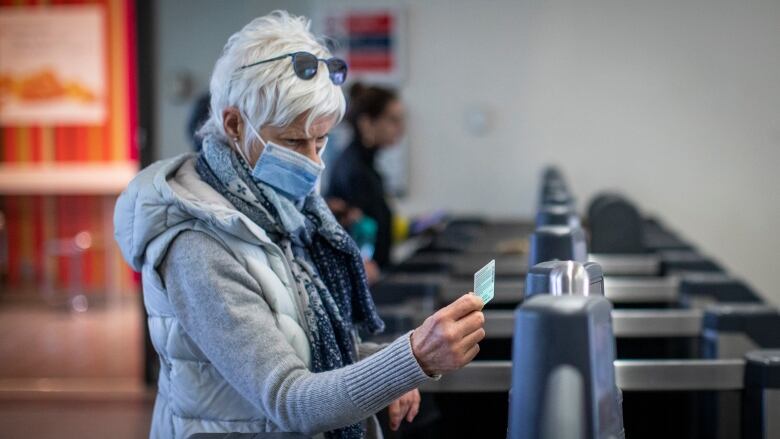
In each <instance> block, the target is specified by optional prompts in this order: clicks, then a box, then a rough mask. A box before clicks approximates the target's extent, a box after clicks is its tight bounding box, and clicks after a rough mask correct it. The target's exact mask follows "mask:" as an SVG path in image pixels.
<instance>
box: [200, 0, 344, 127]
mask: <svg viewBox="0 0 780 439" xmlns="http://www.w3.org/2000/svg"><path fill="white" fill-rule="evenodd" d="M310 27H311V22H310V20H309V19H307V18H306V17H302V16H295V15H291V14H290V13H288V12H287V11H280V10H277V11H274V12H271V13H270V14H268V15H266V16H263V17H258V18H255V19H254V20H252V21H251V22H249V24H247V25H246V26H244V28H243V29H241V30H240V31H238V32H236V33H234V34H233V35H231V36H230V38H229V39H228V41H227V44H225V47H224V49H223V50H222V55H221V56H220V57H219V59H218V60H217V63H216V65H215V66H214V72H213V73H212V74H211V83H210V87H209V88H210V92H211V104H210V115H209V119H208V120H207V121H206V123H205V124H204V126H203V129H202V130H201V133H202V134H203V135H208V134H211V135H216V136H217V137H219V138H221V139H222V140H224V141H227V140H228V139H227V134H226V133H225V128H224V126H223V122H222V112H223V111H224V110H225V109H226V108H229V107H237V108H238V109H239V110H241V112H242V114H243V115H244V117H248V118H249V120H245V121H244V125H245V128H244V139H250V138H251V130H250V129H249V128H248V127H247V125H248V124H253V126H254V128H255V129H256V130H258V131H260V129H261V128H262V127H264V126H274V127H285V126H288V125H289V124H290V123H292V122H293V120H295V118H297V117H298V116H300V115H301V114H303V113H305V112H307V111H308V112H309V114H308V116H307V118H306V125H305V127H306V132H307V133H308V131H309V128H310V126H311V124H312V123H313V122H314V121H315V120H317V119H318V118H321V117H331V116H335V117H336V121H337V122H338V121H340V120H341V119H342V118H343V117H344V111H345V108H346V101H345V99H344V93H343V92H342V90H341V87H340V86H337V85H334V84H333V83H332V82H331V80H330V77H329V76H328V69H327V67H326V66H325V65H324V64H322V63H321V64H320V65H319V68H318V70H317V75H316V76H315V77H314V78H312V79H309V80H303V79H301V78H298V77H297V76H296V75H295V72H294V71H293V68H292V65H291V60H290V58H289V57H288V58H284V59H282V60H279V61H272V62H269V63H265V64H260V65H257V66H253V67H248V68H246V69H241V67H243V66H246V65H248V64H252V63H255V62H257V61H261V60H265V59H269V58H274V57H277V56H280V55H284V54H288V53H293V52H299V51H304V52H310V53H312V54H314V55H316V56H317V57H318V58H329V57H330V56H331V54H330V51H329V50H328V49H327V47H326V46H325V43H324V40H323V39H321V38H317V37H315V36H314V34H312V32H311V31H310Z"/></svg>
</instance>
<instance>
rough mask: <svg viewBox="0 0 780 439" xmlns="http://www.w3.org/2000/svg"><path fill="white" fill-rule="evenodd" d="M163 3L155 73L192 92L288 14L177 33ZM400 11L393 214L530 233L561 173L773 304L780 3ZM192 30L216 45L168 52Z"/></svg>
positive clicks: (174, 132) (173, 111)
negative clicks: (673, 233)
mask: <svg viewBox="0 0 780 439" xmlns="http://www.w3.org/2000/svg"><path fill="white" fill-rule="evenodd" d="M161 3H162V5H161V6H160V9H161V11H162V13H163V15H162V19H163V22H162V23H161V24H162V25H163V27H165V26H173V27H175V29H164V30H163V32H162V33H161V34H163V35H164V34H167V33H170V35H169V38H170V39H171V40H170V41H163V42H162V44H163V49H165V50H163V51H174V52H176V51H178V54H177V55H178V58H174V59H170V60H168V61H165V60H163V62H164V64H163V65H161V74H165V72H166V71H168V70H170V69H172V68H174V67H175V66H177V65H178V64H187V65H192V66H193V68H197V69H202V70H198V72H199V73H198V74H199V75H200V76H201V77H202V78H203V81H204V84H205V81H206V79H207V77H208V74H209V72H210V68H211V65H212V64H213V58H214V56H216V53H218V49H219V47H221V45H222V44H223V42H224V40H225V39H226V38H227V35H228V34H229V33H230V32H231V31H233V30H235V29H238V27H240V25H241V24H243V22H244V21H247V20H248V16H247V15H245V14H248V13H249V12H250V11H257V12H263V11H266V10H270V9H273V7H276V6H279V5H280V4H281V3H284V5H290V2H254V3H253V2H248V1H245V2H230V8H231V9H230V10H227V11H225V12H223V11H222V10H221V9H220V8H222V7H225V5H226V3H227V2H225V3H222V2H217V3H218V6H215V5H214V3H212V2H207V1H199V2H196V3H198V4H199V6H200V7H192V8H189V7H188V9H189V10H191V12H192V13H193V14H194V15H195V17H191V18H188V19H187V20H185V22H184V27H183V28H182V27H180V26H182V25H180V24H179V19H178V18H177V19H176V22H175V23H174V22H172V21H171V20H172V18H173V17H174V16H176V12H175V11H178V10H179V9H182V7H181V4H180V3H175V2H172V1H167V2H166V1H164V2H161ZM333 3H335V4H338V5H341V4H363V3H365V2H357V1H356V0H352V1H351V0H346V1H344V0H342V1H336V2H333ZM333 3H328V5H331V4H333ZM369 3H372V4H382V3H384V4H392V3H390V2H381V1H373V2H369ZM404 3H405V4H406V5H407V7H408V13H409V26H408V27H409V43H410V44H409V56H410V59H409V63H408V64H409V75H408V78H409V79H408V83H407V85H406V86H405V87H404V90H403V94H404V96H405V101H406V103H407V107H408V111H409V143H410V145H411V149H412V152H411V163H410V166H411V187H410V197H409V198H408V199H407V200H404V201H403V202H402V204H401V206H402V209H403V210H405V211H407V212H411V213H414V212H420V211H424V210H428V209H431V208H432V207H438V206H441V207H444V208H448V209H451V210H454V211H458V212H470V213H481V214H485V215H490V216H510V215H512V216H517V215H522V216H530V215H531V214H532V209H533V204H534V201H535V200H534V196H535V189H536V186H537V182H538V177H539V171H540V169H541V167H542V166H543V165H544V164H546V163H558V164H560V165H561V166H562V167H563V169H564V171H565V172H566V175H567V176H568V178H569V180H570V183H571V184H572V186H573V187H574V189H575V192H576V195H577V196H578V197H579V199H580V200H581V202H580V205H581V207H583V208H584V207H585V206H586V202H587V200H588V199H589V198H590V197H591V196H592V195H593V194H594V193H595V192H596V191H599V190H601V189H604V188H617V189H620V190H621V191H623V192H624V193H626V194H627V195H629V196H630V197H631V198H633V199H635V200H637V201H638V202H639V204H640V206H641V207H642V208H643V209H645V210H646V211H648V212H655V213H657V214H658V215H659V216H660V217H661V218H663V219H664V220H666V222H667V223H668V224H670V225H671V226H673V227H674V228H676V229H678V230H679V231H680V232H681V234H682V235H683V236H685V237H688V238H690V239H691V240H692V241H693V242H695V243H696V244H699V246H700V247H701V248H702V250H703V251H706V252H708V253H710V254H711V255H713V256H714V257H716V258H717V259H719V260H721V261H723V262H724V263H725V264H726V266H728V267H729V268H731V269H733V271H734V272H736V273H737V274H740V275H743V276H745V277H746V278H748V279H750V280H751V282H752V283H754V284H755V285H756V286H757V287H758V288H759V290H760V291H762V292H763V293H764V294H766V295H767V296H770V297H772V298H773V299H774V300H775V301H776V302H778V303H780V288H777V287H775V286H774V283H775V282H774V276H773V274H774V271H775V270H776V269H777V267H778V264H777V262H776V260H775V254H776V250H775V249H779V248H780V235H778V233H776V232H775V230H774V227H773V225H774V224H773V222H774V221H775V220H777V219H780V195H778V190H777V189H778V187H779V186H780V185H779V184H778V183H780V175H779V174H778V172H777V171H778V165H780V148H778V146H780V145H779V144H780V80H778V78H780V56H778V55H779V54H780V26H778V23H780V2H777V1H773V0H765V1H761V0H745V1H741V2H731V1H724V0H688V1H682V2H681V1H679V0H655V1H645V0H633V1H625V0H623V1H619V0H591V1H587V2H583V1H581V0H579V1H578V0H545V1H541V0H539V1H531V0H527V1H510V0H507V1H490V2H488V1H486V2H475V1H467V0H460V1H444V0H428V1H425V2H411V1H409V2H404ZM241 5H243V6H241ZM249 5H261V6H257V7H254V6H252V7H250V6H249ZM265 5H271V6H267V7H266V6H265ZM314 5H316V7H323V6H322V5H323V4H322V3H316V2H315V3H314V4H308V3H306V2H293V3H292V6H296V7H298V8H300V9H299V10H296V11H294V12H304V13H306V12H307V10H310V11H313V7H314ZM239 6H241V7H239ZM292 6H291V7H292ZM307 7H308V8H307ZM242 8H243V9H242ZM236 9H240V10H241V13H237V12H236ZM206 11H208V12H206ZM223 14H224V15H225V16H227V17H230V19H228V18H224V17H223ZM203 15H207V16H206V17H204V16H203ZM166 17H167V18H166ZM193 22H194V23H196V24H193ZM206 23H209V24H210V25H211V26H212V27H214V29H215V30H214V31H213V32H211V33H210V34H209V35H208V38H204V37H203V36H202V37H200V38H199V39H198V41H197V44H194V42H193V41H192V39H191V38H192V36H186V35H181V33H182V29H190V28H192V27H193V26H195V28H196V29H197V28H198V27H199V26H205V25H206ZM228 25H229V26H228ZM219 26H225V28H224V29H223V28H219V30H217V27H219ZM209 39H210V40H212V41H207V40H209ZM214 40H215V41H214ZM193 58H195V59H193ZM202 66H208V68H203V67H202ZM475 107H477V108H481V109H483V110H484V111H486V112H487V113H488V114H489V115H490V125H491V128H490V130H489V131H488V132H487V133H486V134H485V135H482V136H474V135H471V134H470V133H469V132H468V131H467V130H466V129H464V119H465V118H466V114H467V111H468V110H469V109H470V108H475ZM160 108H161V111H162V112H164V113H166V114H164V115H162V118H161V120H162V121H164V122H165V124H164V125H165V126H164V127H160V129H161V130H162V133H161V137H162V138H163V139H165V141H166V142H168V141H169V140H170V139H173V138H174V137H176V136H181V134H179V133H181V132H183V128H182V127H183V125H184V122H183V120H184V119H182V118H181V117H180V116H179V114H180V113H181V112H180V110H179V109H177V108H172V106H170V105H168V106H166V105H161V106H160ZM169 145H170V144H169ZM174 150H175V147H174V148H171V147H166V149H164V154H165V155H168V154H169V153H172V152H173V151H174Z"/></svg>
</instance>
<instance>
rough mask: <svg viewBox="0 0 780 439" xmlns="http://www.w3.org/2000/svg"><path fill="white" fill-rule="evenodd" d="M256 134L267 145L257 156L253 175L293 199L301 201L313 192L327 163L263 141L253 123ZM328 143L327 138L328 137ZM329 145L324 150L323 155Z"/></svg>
mask: <svg viewBox="0 0 780 439" xmlns="http://www.w3.org/2000/svg"><path fill="white" fill-rule="evenodd" d="M249 128H250V129H251V130H252V133H254V135H255V136H256V137H257V139H258V140H260V143H262V144H263V145H265V147H264V148H263V152H262V154H260V158H258V159H257V163H256V164H255V167H254V169H253V170H252V176H253V177H254V178H255V179H257V180H258V181H261V182H263V183H265V184H267V185H269V186H271V187H273V188H274V189H276V190H277V191H279V192H281V193H282V194H284V195H285V196H287V197H289V198H290V199H292V200H293V201H300V200H302V199H304V198H305V197H306V196H308V195H309V194H311V193H312V192H313V191H314V189H315V188H316V187H317V182H318V181H319V179H320V176H321V175H322V171H324V170H325V165H323V164H321V163H317V162H315V161H313V160H311V159H310V158H308V157H306V156H304V155H303V154H299V153H297V152H295V151H293V150H291V149H289V148H285V147H283V146H279V145H276V144H274V143H271V142H265V141H263V138H262V137H260V134H258V132H257V131H256V130H255V129H254V127H252V125H249ZM325 143H326V144H327V138H325ZM324 150H325V146H323V147H322V149H321V150H320V154H322V151H324Z"/></svg>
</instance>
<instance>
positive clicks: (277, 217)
mask: <svg viewBox="0 0 780 439" xmlns="http://www.w3.org/2000/svg"><path fill="white" fill-rule="evenodd" d="M195 168H196V169H197V171H198V174H199V175H200V177H201V179H203V181H205V182H206V183H208V184H209V185H210V186H211V187H213V188H214V189H215V190H216V191H218V192H219V193H220V194H222V196H224V197H225V198H226V199H227V200H228V201H230V202H231V204H233V206H234V207H235V208H236V209H238V210H239V211H240V212H242V213H243V214H245V215H246V216H248V217H249V218H250V219H251V220H252V221H254V222H255V223H256V224H257V225H258V226H260V227H261V228H262V229H263V230H265V232H266V233H267V234H268V236H269V237H270V238H271V240H272V241H273V242H274V243H275V244H276V245H277V246H279V248H281V249H282V251H283V252H284V253H285V256H286V258H287V260H288V262H290V268H291V270H292V273H293V278H294V280H295V283H296V286H297V288H298V291H299V293H303V294H302V297H304V298H307V299H308V306H306V307H305V308H306V309H304V315H305V318H306V322H305V323H306V325H307V326H308V328H307V333H308V336H309V344H310V346H311V364H312V371H314V372H324V371H328V370H333V369H338V368H341V367H344V366H346V365H348V364H352V363H354V362H356V361H357V360H358V358H357V352H356V349H355V329H356V328H358V327H360V328H362V329H364V330H366V331H368V332H370V333H377V332H381V331H382V330H384V323H383V322H382V320H381V319H380V318H379V315H378V314H377V312H376V308H375V307H374V301H373V299H372V298H371V293H370V292H369V289H368V282H367V280H366V275H365V271H364V268H363V260H362V258H361V256H360V251H359V249H358V247H357V245H356V244H355V242H354V241H353V240H352V238H351V237H350V236H349V234H348V233H347V232H346V231H345V230H344V229H343V228H342V227H341V226H340V225H339V224H338V222H337V221H336V219H335V218H334V217H333V214H332V213H331V212H330V209H328V206H327V205H326V204H325V201H324V200H323V199H322V197H320V196H319V195H318V194H312V195H309V196H308V197H307V198H306V199H305V200H304V202H303V207H302V209H299V208H297V207H296V206H295V205H294V204H293V203H292V202H291V201H290V200H289V199H287V198H285V197H284V196H283V195H281V194H279V193H277V192H276V191H275V190H274V189H273V188H272V187H270V186H268V185H266V184H264V183H262V182H259V181H257V180H255V179H254V178H253V177H252V174H251V170H250V168H249V166H248V165H247V163H246V161H245V160H243V158H241V157H240V156H239V155H238V154H237V153H236V152H235V151H234V150H233V148H231V147H230V146H228V145H226V144H224V143H222V142H220V141H219V140H217V139H216V138H214V137H208V138H206V139H204V141H203V150H202V152H201V154H200V156H199V157H198V161H197V163H196V165H195ZM326 436H328V437H329V438H338V439H353V438H362V437H363V436H364V431H363V428H362V427H361V425H360V424H353V425H350V426H347V427H344V428H341V429H338V430H334V431H330V432H327V433H326Z"/></svg>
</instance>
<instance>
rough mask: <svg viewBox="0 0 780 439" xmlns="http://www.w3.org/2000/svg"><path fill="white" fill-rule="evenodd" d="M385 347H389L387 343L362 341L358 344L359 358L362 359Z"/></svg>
mask: <svg viewBox="0 0 780 439" xmlns="http://www.w3.org/2000/svg"><path fill="white" fill-rule="evenodd" d="M385 347H387V343H372V342H370V341H366V342H362V343H360V344H359V345H358V359H360V360H362V359H364V358H366V357H369V356H371V355H374V354H375V353H377V352H379V351H380V350H382V349H384V348H385Z"/></svg>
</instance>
